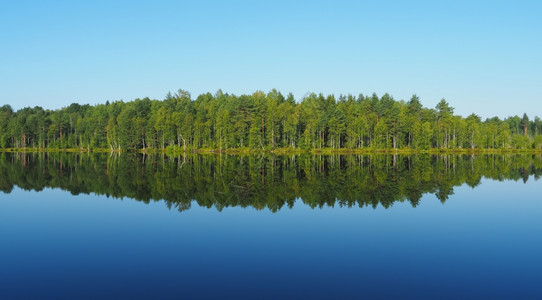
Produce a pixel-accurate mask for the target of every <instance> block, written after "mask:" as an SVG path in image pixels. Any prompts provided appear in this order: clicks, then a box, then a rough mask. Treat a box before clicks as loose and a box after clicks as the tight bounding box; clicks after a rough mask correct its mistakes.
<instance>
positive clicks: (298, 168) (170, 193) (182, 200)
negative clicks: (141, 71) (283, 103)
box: [0, 153, 542, 212]
mask: <svg viewBox="0 0 542 300" xmlns="http://www.w3.org/2000/svg"><path fill="white" fill-rule="evenodd" d="M541 174H542V156H540V155H480V156H472V155H411V156H399V155H345V156H340V155H330V156H325V155H301V156H267V155H266V156H228V155H193V156H181V157H168V156H161V155H156V156H148V155H147V156H144V155H139V154H137V155H136V154H121V155H118V154H115V155H110V154H89V153H83V154H80V153H77V154H72V153H1V154H0V190H2V191H3V192H5V193H10V192H11V191H12V189H13V187H14V186H18V187H20V188H22V189H25V190H36V191H40V190H42V189H44V188H61V189H63V190H66V191H69V192H71V193H72V194H74V195H77V194H80V193H84V194H89V193H94V194H98V195H106V196H108V197H109V196H112V197H115V198H124V197H128V198H132V199H136V200H138V201H143V202H145V203H148V202H150V201H159V200H164V201H165V203H166V205H167V207H169V208H170V209H173V208H174V209H177V210H179V211H184V210H187V209H190V207H191V205H192V204H194V203H193V202H195V203H196V204H197V205H199V206H202V207H208V208H211V207H214V208H216V209H218V210H222V209H223V208H225V207H232V206H240V207H253V208H255V209H258V210H260V209H269V210H270V211H272V212H276V211H278V210H280V209H282V208H283V207H285V206H286V207H289V208H291V207H293V205H294V203H295V201H296V199H300V201H302V202H303V203H304V204H305V205H308V206H309V207H311V208H321V207H324V206H331V207H332V206H346V207H354V206H358V207H364V206H371V207H377V206H378V205H381V206H383V207H385V208H389V207H391V206H392V205H393V204H394V203H395V202H404V201H408V202H409V203H410V204H411V205H412V206H413V207H416V206H418V205H419V203H420V199H421V198H422V196H423V195H424V194H427V193H432V194H435V196H436V197H437V198H438V199H439V200H440V201H441V202H443V203H444V202H445V201H447V200H449V199H450V196H451V195H453V194H454V187H456V186H460V185H462V184H467V185H468V186H470V187H473V188H474V187H476V186H478V185H479V184H480V182H481V179H482V178H490V179H494V180H499V181H502V180H516V181H517V180H522V181H524V182H526V181H527V180H528V179H529V177H530V176H531V175H534V178H536V179H538V178H539V177H540V175H541Z"/></svg>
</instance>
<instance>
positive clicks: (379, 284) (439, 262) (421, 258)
mask: <svg viewBox="0 0 542 300" xmlns="http://www.w3.org/2000/svg"><path fill="white" fill-rule="evenodd" d="M541 191H542V182H540V181H535V180H534V179H533V178H532V177H531V179H530V180H528V181H527V182H526V183H523V182H522V181H503V182H496V181H491V180H485V179H484V180H482V183H481V185H479V186H478V187H477V188H475V189H472V188H470V187H468V186H466V185H463V186H461V187H458V188H456V189H455V194H454V195H453V196H451V197H450V198H449V200H448V201H447V202H446V203H445V204H442V203H441V202H440V201H439V200H438V199H437V198H436V197H435V196H434V195H431V194H426V195H424V197H423V198H422V200H421V202H420V205H419V206H418V207H416V208H413V207H412V206H411V205H410V204H407V203H401V202H396V203H395V204H394V205H393V206H392V207H391V208H389V209H384V208H382V207H380V206H379V207H377V208H376V209H373V208H371V207H364V208H359V207H355V208H345V207H324V208H322V209H319V208H317V209H311V208H309V207H307V206H305V205H304V204H303V203H301V202H300V201H297V202H296V204H295V205H294V208H293V209H288V208H283V209H281V210H280V211H278V212H276V213H271V212H269V211H268V210H255V209H253V208H239V207H230V208H225V209H224V210H222V211H221V212H219V211H217V210H216V209H215V208H211V209H208V208H201V207H198V206H197V205H194V206H192V208H191V209H189V210H187V211H184V212H182V213H179V212H178V211H175V210H169V209H167V207H165V204H164V203H163V202H152V203H150V204H145V203H142V202H137V201H133V200H131V199H126V198H125V199H124V200H121V199H114V198H107V197H105V196H95V195H79V196H73V195H71V194H70V193H68V192H64V191H61V190H58V189H45V190H43V191H40V192H36V191H23V190H21V189H19V188H15V190H13V192H12V193H10V194H0V229H1V237H0V238H1V241H0V298H2V299H28V298H39V299H43V298H50V299H59V298H66V299H82V298H88V299H99V298H130V299H134V298H141V299H149V298H175V299H179V298H214V299H217V298H218V299H223V298H231V299H239V298H248V299H262V298H281V299H285V298H289V299H299V298H310V299H315V298H328V299H329V298H333V299H347V298H350V299H359V298H372V299H373V298H385V299H387V298H402V299H403V298H413V299H420V298H433V299H435V298H437V299H441V298H449V299H458V298H461V299H464V298H489V299H493V298H508V299H510V298H532V299H534V298H539V299H540V298H542V285H540V283H541V282H542V238H541V232H542V193H541Z"/></svg>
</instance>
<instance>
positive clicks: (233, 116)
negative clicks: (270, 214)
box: [0, 89, 542, 151]
mask: <svg viewBox="0 0 542 300" xmlns="http://www.w3.org/2000/svg"><path fill="white" fill-rule="evenodd" d="M541 134H542V122H541V121H540V118H539V117H534V118H529V117H528V116H527V114H524V115H523V117H519V116H511V117H508V118H506V119H504V120H501V119H499V118H497V117H494V118H489V119H486V120H484V121H482V120H481V118H480V117H479V116H477V115H476V114H472V115H470V116H468V117H462V116H458V115H454V108H453V107H452V106H451V105H450V104H449V103H448V102H447V101H446V100H445V99H442V100H441V101H440V102H439V103H438V104H437V105H436V107H435V108H426V107H423V105H422V104H421V102H420V99H419V97H417V96H416V95H413V96H412V98H411V99H410V100H409V101H404V100H395V99H394V98H393V96H391V95H389V94H387V93H386V94H384V95H382V96H381V97H379V96H378V95H376V94H372V95H371V96H364V95H362V94H360V95H358V96H353V95H340V96H339V97H335V96H334V95H327V96H325V95H323V94H314V93H312V94H308V95H307V96H306V97H304V98H303V99H300V100H298V101H296V100H295V99H294V96H293V95H292V94H289V95H287V96H284V95H282V94H281V93H280V92H279V91H277V90H275V89H273V90H271V91H270V92H269V93H267V94H266V93H264V92H262V91H257V92H255V93H253V94H251V95H240V96H237V95H233V94H227V93H224V92H222V91H221V90H219V91H218V92H216V93H215V94H214V95H212V94H211V93H205V94H201V95H199V96H198V97H197V98H196V99H192V96H191V95H190V93H188V92H186V91H184V90H178V91H177V92H175V93H168V94H167V96H166V97H165V99H163V100H151V99H149V98H143V99H135V100H133V101H128V102H124V101H114V102H111V103H110V102H109V101H108V102H107V103H105V104H98V105H94V106H91V105H80V104H76V103H74V104H72V105H70V106H68V107H64V108H62V109H57V110H48V109H43V108H42V107H39V106H37V107H34V108H30V107H27V108H23V109H20V110H17V111H14V110H13V109H12V108H11V106H9V105H4V106H2V107H0V148H28V147H31V148H53V149H65V148H76V149H88V150H90V149H98V148H100V149H110V150H115V151H134V150H141V149H162V150H165V149H166V148H168V147H170V148H176V149H182V151H190V150H194V149H218V150H225V149H240V148H241V149H245V148H246V149H263V150H273V149H277V148H290V149H305V150H310V149H415V150H426V149H542V137H540V135H541Z"/></svg>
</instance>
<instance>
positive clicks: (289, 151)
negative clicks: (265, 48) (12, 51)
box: [0, 147, 542, 156]
mask: <svg viewBox="0 0 542 300" xmlns="http://www.w3.org/2000/svg"><path fill="white" fill-rule="evenodd" d="M0 152H17V153H38V152H67V153H112V152H113V153H121V152H122V153H144V154H166V155H171V156H178V155H184V154H220V153H224V154H232V155H258V154H259V155H261V154H275V155H298V154H324V155H331V154H340V155H349V154H403V155H411V154H468V155H478V154H542V149H477V148H475V149H470V148H469V149H464V148H463V149H437V148H432V149H428V150H418V149H408V148H405V149H372V148H362V149H346V148H342V149H331V148H321V149H310V150H303V149H299V148H295V149H294V148H276V149H270V150H268V149H251V148H231V149H210V148H209V149H187V150H186V151H184V150H183V149H182V148H176V147H174V148H166V149H155V148H146V149H138V150H120V149H113V150H112V149H108V148H90V149H89V148H63V149H59V148H0Z"/></svg>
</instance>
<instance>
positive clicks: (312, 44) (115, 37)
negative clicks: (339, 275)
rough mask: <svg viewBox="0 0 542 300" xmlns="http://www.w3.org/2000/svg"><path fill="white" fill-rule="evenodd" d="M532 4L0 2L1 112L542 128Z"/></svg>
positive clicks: (541, 49) (537, 30)
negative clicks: (258, 107) (391, 114)
mask: <svg viewBox="0 0 542 300" xmlns="http://www.w3.org/2000/svg"><path fill="white" fill-rule="evenodd" d="M541 12H542V2H539V1H266V2H263V1H191V2H182V1H147V2H145V1H85V2H83V1H3V3H2V4H1V7H0V41H1V43H0V105H1V104H11V105H12V106H13V107H14V108H15V109H19V108H22V107H25V106H35V105H40V106H42V107H44V108H51V109H55V108H60V107H63V106H67V105H69V104H70V103H73V102H78V103H90V104H96V103H104V102H105V101H106V100H120V99H123V100H125V101H127V100H132V99H135V98H143V97H146V96H148V97H150V98H156V99H163V98H164V96H165V95H166V94H167V92H168V91H175V90H177V89H179V88H182V89H185V90H188V91H190V92H191V93H192V96H193V97H194V98H195V97H196V96H197V95H198V94H200V93H204V92H211V93H214V92H215V91H216V90H218V89H222V90H223V91H225V92H228V93H235V94H241V93H252V92H254V91H256V90H263V91H265V92H267V91H269V90H271V89H272V88H277V89H278V90H279V91H281V92H282V93H284V94H287V93H288V92H292V93H293V94H294V95H295V96H296V98H298V99H299V98H302V97H303V96H304V95H305V94H306V93H307V92H309V91H311V92H316V93H319V92H322V93H324V94H328V93H333V94H335V95H339V94H348V93H351V94H355V95H357V94H359V93H363V94H372V93H373V92H376V93H377V94H379V95H382V94H383V93H385V92H388V93H390V94H391V95H392V96H394V98H395V99H397V100H399V99H405V100H407V99H409V98H410V96H411V95H412V94H417V95H418V96H420V98H421V101H422V103H423V104H424V106H426V107H435V105H436V104H437V103H438V101H439V100H440V99H441V98H445V99H446V100H447V101H448V102H449V103H450V104H451V105H452V106H453V107H455V112H456V113H458V114H461V115H464V116H466V115H468V114H470V113H472V112H475V113H477V114H478V115H480V116H482V117H484V118H485V117H492V116H499V117H501V118H503V117H507V116H509V115H515V114H518V115H522V114H523V113H524V112H527V114H528V115H529V116H531V117H534V115H538V116H542V70H541V68H542V55H541V53H542V38H541V37H542V18H541V17H540V13H541Z"/></svg>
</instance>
